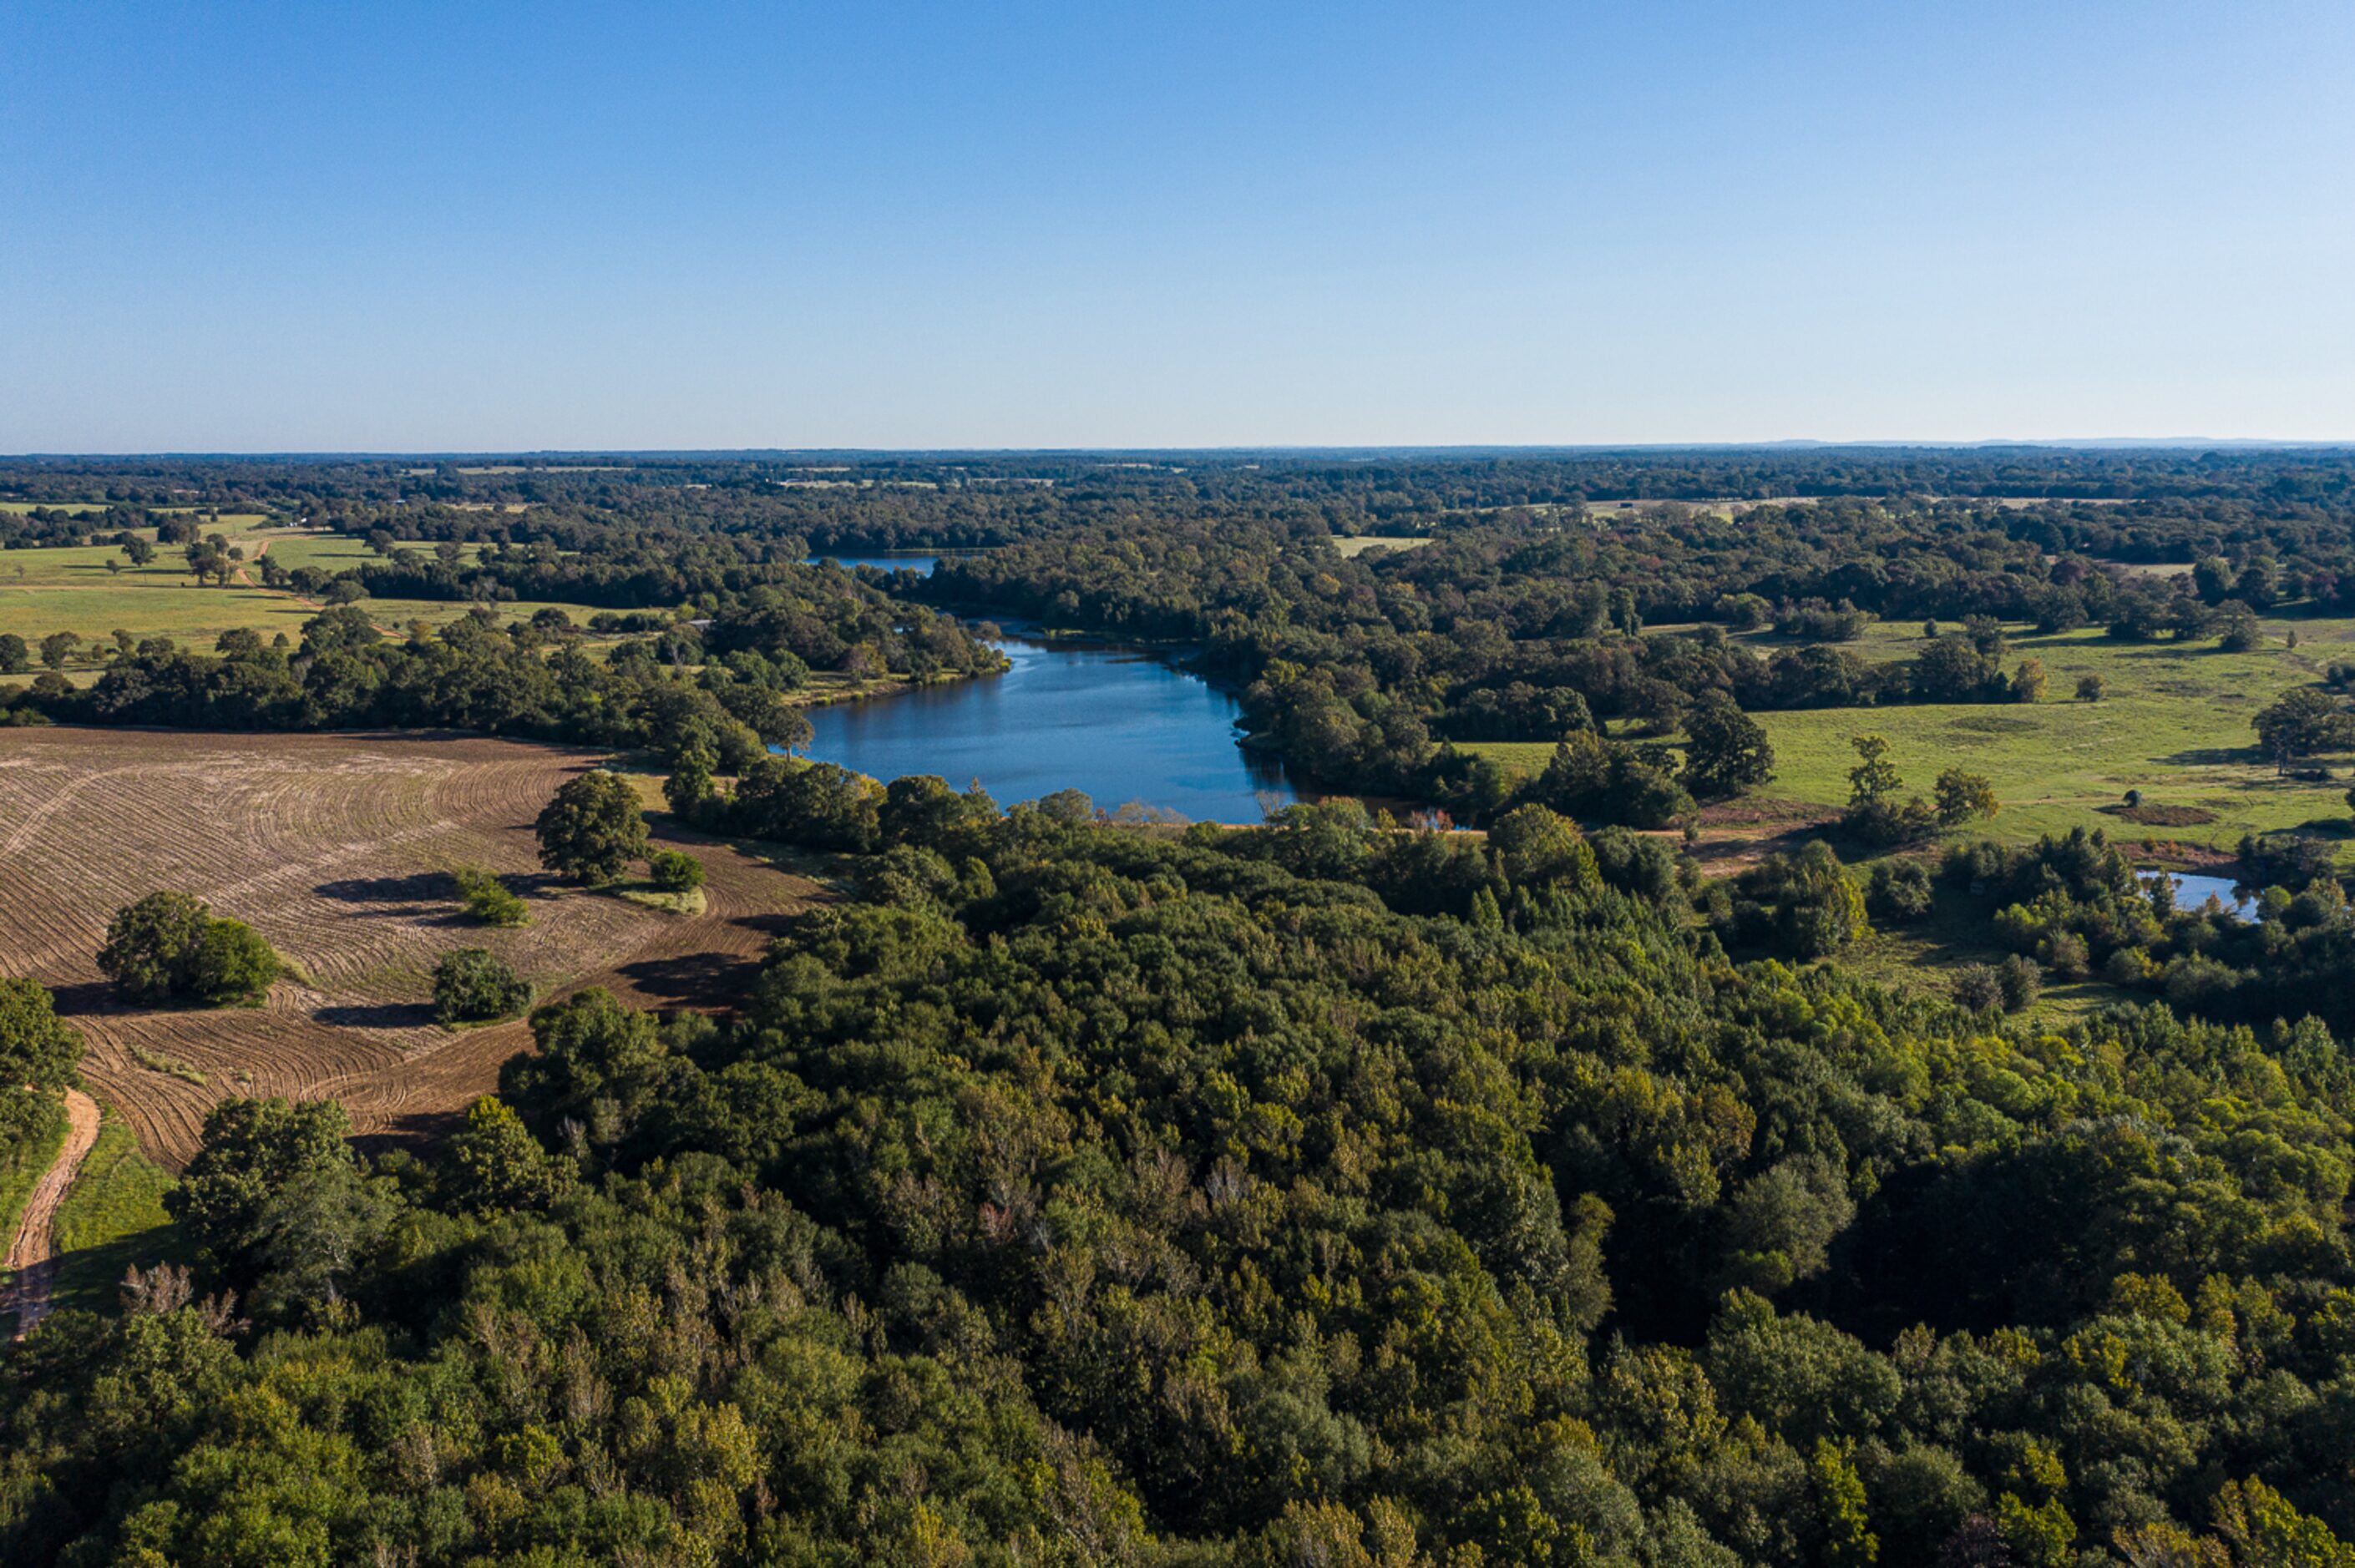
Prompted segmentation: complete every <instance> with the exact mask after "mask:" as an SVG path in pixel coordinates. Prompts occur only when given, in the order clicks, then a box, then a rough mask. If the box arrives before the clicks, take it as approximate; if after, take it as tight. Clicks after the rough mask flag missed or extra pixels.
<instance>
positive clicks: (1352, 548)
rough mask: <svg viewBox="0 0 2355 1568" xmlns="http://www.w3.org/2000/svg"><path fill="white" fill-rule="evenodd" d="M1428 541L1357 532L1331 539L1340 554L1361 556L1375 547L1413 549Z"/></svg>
mask: <svg viewBox="0 0 2355 1568" xmlns="http://www.w3.org/2000/svg"><path fill="white" fill-rule="evenodd" d="M1430 543H1431V541H1430V540H1429V539H1422V538H1397V539H1392V538H1384V537H1382V536H1381V535H1376V534H1359V535H1353V536H1351V537H1348V538H1343V539H1336V540H1334V541H1333V547H1334V548H1335V549H1337V550H1338V551H1340V552H1341V554H1343V555H1344V556H1362V555H1364V554H1365V553H1366V552H1367V551H1368V550H1377V549H1379V550H1414V549H1420V548H1421V547H1422V546H1425V545H1428V544H1430Z"/></svg>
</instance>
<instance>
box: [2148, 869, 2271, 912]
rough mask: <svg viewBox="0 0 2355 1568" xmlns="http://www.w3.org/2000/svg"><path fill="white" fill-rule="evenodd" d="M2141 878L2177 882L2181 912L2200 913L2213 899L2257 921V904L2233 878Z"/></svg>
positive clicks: (2153, 874) (2178, 874)
mask: <svg viewBox="0 0 2355 1568" xmlns="http://www.w3.org/2000/svg"><path fill="white" fill-rule="evenodd" d="M2140 876H2141V877H2142V879H2143V881H2145V882H2156V881H2158V879H2159V878H2160V877H2162V876H2164V877H2166V878H2168V879H2169V880H2170V881H2171V882H2173V883H2174V884H2175V906H2176V907H2177V908H2178V909H2197V908H2199V907H2200V906H2201V905H2203V904H2205V903H2207V902H2208V900H2209V899H2210V898H2211V897H2212V898H2214V899H2216V900H2217V901H2218V902H2220V903H2222V905H2223V906H2224V907H2225V908H2227V909H2229V910H2231V911H2232V913H2233V914H2234V915H2235V916H2239V917H2240V918H2241V919H2243V920H2254V919H2255V918H2256V917H2257V901H2256V900H2255V899H2254V898H2252V897H2250V896H2249V895H2247V894H2244V893H2243V892H2241V891H2240V890H2239V889H2238V888H2236V887H2234V886H2233V885H2232V878H2231V877H2229V876H2195V875H2193V874H2190V873H2189V872H2182V871H2146V872H2142V873H2140Z"/></svg>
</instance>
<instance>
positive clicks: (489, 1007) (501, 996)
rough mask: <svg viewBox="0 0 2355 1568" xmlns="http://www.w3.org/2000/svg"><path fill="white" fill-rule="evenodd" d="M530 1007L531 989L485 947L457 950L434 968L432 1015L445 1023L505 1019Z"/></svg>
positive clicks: (503, 960)
mask: <svg viewBox="0 0 2355 1568" xmlns="http://www.w3.org/2000/svg"><path fill="white" fill-rule="evenodd" d="M530 1004H531V987H530V986H529V985H527V983H525V982H524V980H521V979H520V978H518V977H517V974H516V972H515V970H513V969H509V968H508V967H507V965H506V960H505V959H501V958H500V957H499V956H498V955H497V954H496V953H494V952H492V951H491V950H490V949H488V948H458V949H456V950H455V951H453V952H450V953H445V954H443V955H442V961H441V962H440V963H438V964H436V965H434V966H433V1016H434V1017H436V1018H438V1019H440V1020H441V1021H442V1022H444V1023H466V1022H480V1021H482V1020H484V1019H490V1018H506V1017H507V1016H509V1015H511V1014H513V1013H517V1012H522V1011H523V1010H524V1009H525V1008H526V1007H527V1006H529V1005H530Z"/></svg>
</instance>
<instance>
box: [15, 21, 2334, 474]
mask: <svg viewBox="0 0 2355 1568" xmlns="http://www.w3.org/2000/svg"><path fill="white" fill-rule="evenodd" d="M2177 435H2203V436H2217V437H2271V438H2289V439H2306V440H2318V439H2355V5H2350V4H2348V0H2328V3H2325V4H2278V5H2276V4H2266V3H2264V0H2244V3H2238V4H2219V3H2216V0H2204V3H2200V4H2174V3H2170V0H2137V3H2134V4H2100V5H2093V4H2086V5H2072V4H2066V3H2062V0H2044V3H2040V4H2019V5H2014V4H2006V3H2001V0H1995V3H1984V4H1972V5H1942V4H1909V3H1899V0H1882V3H1879V4H1871V5H1806V4H1769V3H1764V0H1753V3H1750V4H1739V5H1687V4H1676V3H1665V0H1645V3H1642V4H1611V5H1571V4H1550V5H1516V4H1508V3H1489V4H1478V5H1466V4H1463V3H1461V0H1455V3H1450V4H1434V5H1380V4H1368V3H1362V0H1361V3H1359V4H1351V5H1282V4H1273V3H1271V0H1260V3H1257V4H1252V5H1229V4H1221V3H1217V0H1189V3H1187V4H1182V5H1180V4H1170V5H1159V4H1124V3H1119V0H1110V3H1108V0H1090V3H1087V4H1074V5H1025V4H1018V3H1012V0H996V3H992V4H970V3H968V4H964V5H892V4H887V3H880V0H859V3H853V0H845V3H842V4H837V5H824V6H804V5H783V4H766V5H742V6H733V5H701V4H694V3H691V0H680V3H674V4H666V5H654V4H644V5H614V6H602V5H581V4H574V5H541V6H527V5H502V4H497V3H496V0H472V3H469V4H464V5H441V4H433V3H429V0H400V3H397V4H390V5H343V4H321V3H313V4H307V5H282V6H277V5H208V4H176V5H167V4H139V3H132V0H109V3H107V4H89V3H87V0H69V3H55V0H7V3H6V4H5V5H0V450H8V451H20V452H21V451H27V450H48V451H105V450H281V451H283V450H497V449H505V450H516V449H527V448H528V449H537V448H574V449H580V448H598V447H603V448H641V449H643V448H681V447H696V448H716V447H748V446H762V447H767V446H789V447H811V446H827V447H831V446H864V447H909V446H926V447H942V446H956V447H1007V446H1013V447H1035V446H1114V445H1117V446H1193V445H1277V444H1380V443H1416V444H1423V443H1455V442H1461V443H1490V442H1497V443H1505V442H1510V443H1555V442H1563V443H1583V442H1616V441H1686V440H1695V441H1701V440H1706V441H1732V440H1775V439H1784V438H1817V439H1838V440H1851V439H1950V440H1977V439H1986V438H1995V437H2035V438H2067V437H2115V436H2145V437H2149V436H2177Z"/></svg>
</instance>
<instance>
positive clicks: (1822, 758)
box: [1471, 619, 2355, 848]
mask: <svg viewBox="0 0 2355 1568" xmlns="http://www.w3.org/2000/svg"><path fill="white" fill-rule="evenodd" d="M2264 630H2265V644H2264V647H2263V648H2262V649H2261V650H2259V651H2257V652H2251V653H2225V652H2219V651H2218V650H2217V648H2216V646H2215V645H2214V643H2213V642H2197V643H2190V644H2177V643H2174V642H2171V641H2158V642H2121V641H2115V640H2114V639H2112V638H2110V637H2108V636H2106V635H2105V634H2104V633H2103V632H2102V631H2101V630H2099V629H2097V628H2086V629H2083V630H2077V631H2072V632H2066V633H2062V634H2061V635H2057V636H2050V637H2048V636H2040V635H2038V634H2037V633H2036V632H2035V630H2033V629H2032V628H2029V627H2014V628H2011V629H2010V631H2011V638H2012V641H2011V652H2009V654H2007V655H2006V660H2005V662H2006V666H2007V668H2009V667H2013V666H2016V665H2017V664H2018V663H2019V661H2020V660H2022V659H2027V658H2034V659H2040V660H2041V661H2042V662H2043V663H2044V669H2045V673H2046V675H2047V676H2048V678H2049V680H2050V685H2049V687H2048V690H2047V693H2046V695H2045V699H2044V701H2042V702H2041V703H2036V704H2032V705H2029V704H2009V703H1997V704H1968V705H1902V704H1901V705H1890V706H1885V707H1870V708H1817V709H1808V710H1803V711H1799V712H1792V713H1764V714H1759V715H1755V716H1756V717H1757V719H1758V722H1759V723H1760V724H1761V725H1763V726H1765V729H1766V732H1767V735H1768V737H1769V738H1770V739H1771V740H1772V741H1773V743H1774V755H1775V778H1774V782H1773V783H1771V784H1769V785H1768V786H1766V788H1765V789H1764V791H1763V792H1764V794H1767V795H1770V796H1774V797H1777V798H1780V799H1785V800H1796V801H1803V802H1806V803H1809V804H1814V805H1822V806H1838V805H1840V804H1842V803H1844V802H1845V801H1846V800H1847V799H1848V791H1849V782H1848V770H1849V768H1851V767H1853V766H1855V762H1856V756H1855V752H1854V750H1853V748H1852V747H1850V745H1849V737H1851V736H1856V735H1860V734H1866V733H1871V734H1878V735H1882V736H1887V737H1888V738H1889V741H1890V745H1891V761H1893V762H1894V763H1895V764H1896V765H1897V768H1898V770H1899V771H1900V772H1901V773H1902V774H1903V775H1904V778H1905V782H1906V786H1907V788H1908V789H1914V790H1918V791H1920V792H1922V793H1923V794H1924V795H1926V794H1927V793H1928V792H1929V789H1930V785H1931V782H1932V780H1933V779H1935V778H1936V777H1937V775H1938V773H1939V772H1940V771H1941V770H1943V769H1945V768H1952V767H1961V768H1968V769H1970V770H1971V771H1973V772H1977V773H1984V774H1986V775H1987V777H1988V778H1989V779H1992V780H1993V781H1994V784H1995V789H1996V793H1997V795H1998V798H1999V799H2000V800H2002V801H2003V803H2004V810H2003V813H2002V815H2001V816H2000V817H1998V819H1997V820H1996V821H1994V822H1992V823H1987V824H1974V825H1973V827H1972V828H1970V829H1969V830H1968V831H1969V832H1972V833H1974V834H1977V833H1982V832H1987V833H1992V834H1994V835H1995V836H1998V837H2003V838H2012V839H2019V838H2033V837H2034V836H2035V835H2037V834H2038V833H2042V832H2066V831H2067V830H2068V829H2070V828H2073V827H2080V826H2083V827H2088V828H2092V827H2102V828H2106V829H2108V830H2109V832H2111V834H2112V835H2113V836H2114V837H2120V838H2126V839H2129V840H2137V841H2138V840H2140V839H2142V838H2145V837H2156V838H2159V839H2166V840H2176V841H2181V842H2191V843H2198V844H2204V845H2213V846H2216V847H2219V848H2229V847H2231V846H2232V844H2233V843H2235V842H2237V841H2238V840H2239V838H2240V836H2241V835H2242V834H2243V832H2250V831H2256V832H2284V831H2290V830H2297V829H2304V830H2306V831H2307V832H2312V833H2316V834H2318V835H2322V836H2328V837H2332V838H2338V837H2341V836H2344V835H2345V834H2346V833H2347V832H2348V830H2349V821H2350V813H2349V809H2348V805H2347V800H2346V790H2347V788H2348V786H2349V784H2350V782H2355V775H2350V771H2349V768H2348V767H2347V764H2348V763H2349V762H2350V760H2355V759H2350V758H2322V759H2319V760H2321V761H2323V762H2324V763H2326V764H2328V765H2329V766H2330V767H2331V768H2332V771H2333V772H2334V774H2335V775H2336V777H2334V778H2332V779H2328V780H2327V781H2313V782H2307V781H2298V780H2291V779H2281V778H2279V777H2277V776H2276V772H2275V768H2274V765H2273V763H2272V762H2271V761H2270V760H2269V759H2267V758H2264V757H2262V756H2261V755H2259V753H2258V751H2257V749H2256V732H2255V731H2254V729H2252V728H2251V727H2250V722H2249V721H2250V720H2251V718H2253V717H2254V715H2255V714H2256V712H2257V710H2258V709H2260V708H2262V707H2264V705H2266V704H2268V703H2270V702H2272V701H2273V700H2274V699H2275V698H2276V697H2278V696H2279V695H2281V694H2282V693H2283V692H2285V691H2287V690H2288V689H2289V688H2291V687H2293V686H2299V685H2307V684H2311V683H2314V682H2315V681H2317V680H2318V679H2319V678H2320V677H2321V675H2322V673H2323V672H2324V670H2325V669H2326V668H2327V667H2328V665H2329V664H2330V663H2331V662H2334V661H2342V660H2343V661H2355V620H2303V619H2297V620H2292V619H2270V620H2266V621H2265V622H2264ZM2292 632H2295V633H2296V636H2297V639H2298V642H2297V646H2296V647H2295V648H2292V647H2290V646H2289V645H2288V641H2287V639H2288V636H2289V634H2291V633H2292ZM1757 641H1758V645H1759V646H1761V647H1762V648H1764V647H1772V646H1775V645H1777V644H1776V641H1775V640H1774V639H1771V638H1770V639H1763V640H1757ZM1850 646H1851V647H1853V648H1855V649H1856V651H1857V652H1860V653H1863V654H1865V655H1866V656H1868V657H1870V658H1873V659H1876V660H1878V659H1895V658H1904V657H1909V656H1911V654H1912V653H1913V652H1915V651H1917V650H1918V649H1919V647H1920V646H1921V633H1920V629H1919V628H1918V627H1907V626H1891V625H1882V626H1875V627H1873V628H1871V629H1870V630H1869V631H1868V632H1867V634H1866V635H1865V637H1863V638H1861V639H1859V641H1857V642H1855V643H1853V644H1850ZM2088 674H2095V675H2099V676H2101V677H2102V679H2103V682H2104V683H2105V688H2106V692H2107V695H2106V696H2105V698H2104V699H2103V700H2102V701H2100V702H2097V703H2081V702H2077V701H2074V700H2073V693H2074V691H2075V689H2076V685H2077V682H2078V679H2079V677H2081V676H2083V675H2088ZM1471 749H1473V750H1476V751H1478V752H1481V753H1484V754H1486V755H1488V756H1492V757H1495V758H1498V759H1500V760H1502V761H1505V762H1506V763H1508V765H1509V766H1511V767H1514V768H1518V769H1521V770H1524V771H1529V770H1533V769H1536V768H1543V767H1544V766H1545V760H1546V758H1547V757H1548V756H1549V755H1550V753H1551V750H1552V748H1551V747H1550V746H1545V745H1529V744H1518V743H1517V744H1496V745H1478V746H1475V747H1472V748H1471ZM2128 789H2140V790H2141V791H2142V792H2143V795H2144V797H2145V799H2146V800H2147V801H2148V802H2149V803H2150V804H2151V805H2153V806H2163V807H2174V808H2180V809H2188V810H2180V811H2179V812H2178V813H2177V814H2178V815H2180V816H2184V817H2197V816H2200V815H2201V814H2206V813H2212V815H2213V818H2214V820H2213V821H2207V822H2179V823H2176V824H2172V825H2168V824H2160V825H2152V824H2148V823H2138V822H2134V821H2126V820H2123V819H2122V818H2121V817H2120V816H2118V815H2117V814H2115V812H2113V811H2104V810H2100V808H2102V807H2105V806H2112V807H2114V806H2115V805H2116V804H2117V803H2118V801H2119V800H2120V798H2121V797H2122V796H2123V795H2124V794H2125V793H2126V790H2128Z"/></svg>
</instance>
